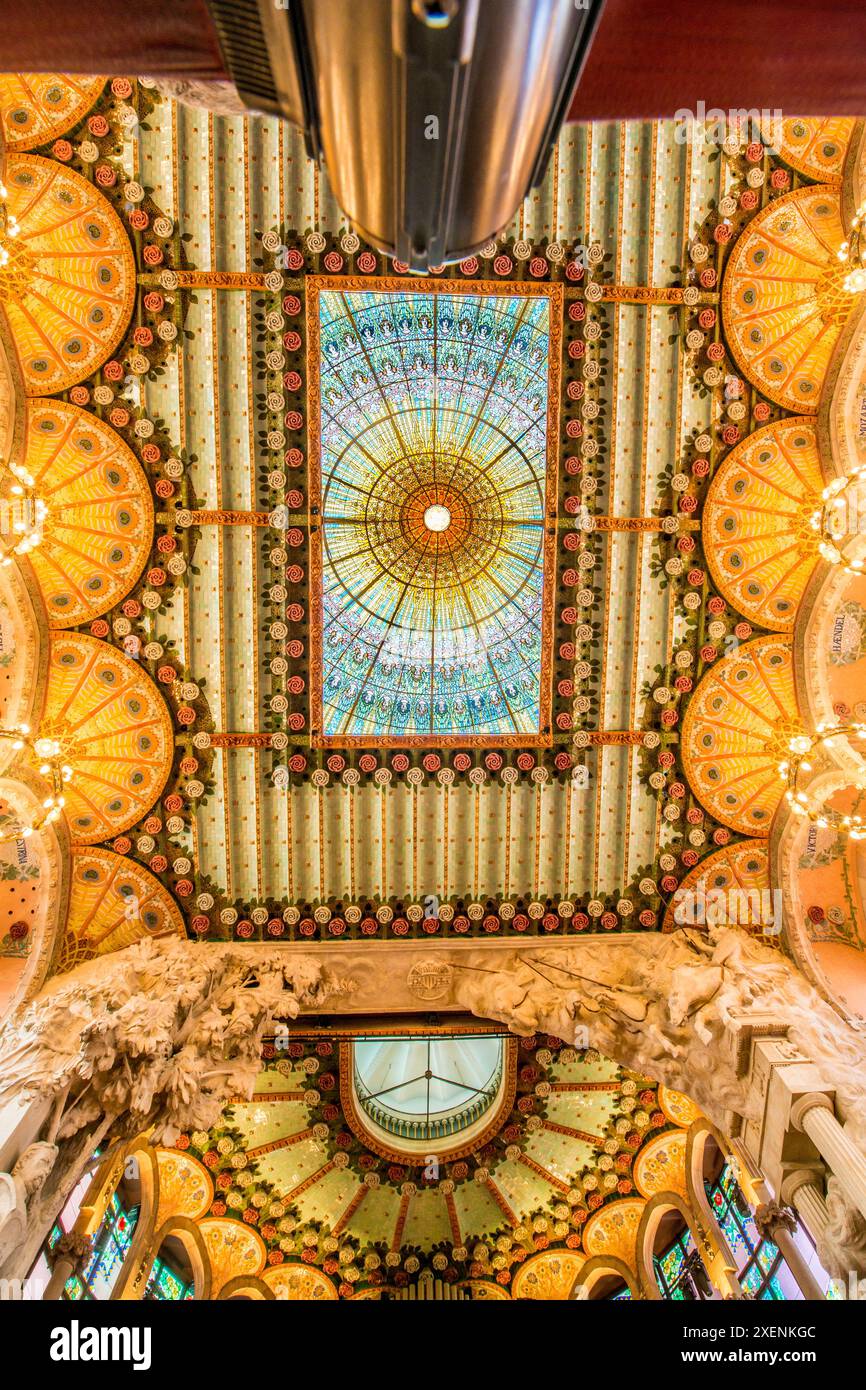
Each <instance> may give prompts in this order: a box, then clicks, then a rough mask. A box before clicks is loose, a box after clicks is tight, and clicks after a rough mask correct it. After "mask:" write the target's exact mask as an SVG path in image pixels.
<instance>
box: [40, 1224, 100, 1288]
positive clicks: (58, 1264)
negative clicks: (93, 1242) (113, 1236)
mask: <svg viewBox="0 0 866 1390" xmlns="http://www.w3.org/2000/svg"><path fill="white" fill-rule="evenodd" d="M51 1253H52V1257H53V1260H54V1268H53V1270H52V1272H51V1278H50V1279H49V1281H48V1284H47V1287H46V1289H45V1292H44V1294H43V1295H42V1298H43V1301H44V1300H45V1299H57V1298H62V1297H63V1290H64V1289H65V1287H66V1281H67V1279H70V1278H71V1277H72V1275H73V1274H79V1273H80V1272H81V1269H82V1266H83V1265H84V1262H85V1260H86V1259H87V1257H88V1255H89V1254H90V1239H89V1237H88V1236H83V1235H80V1234H79V1233H78V1232H77V1231H68V1232H65V1233H64V1234H63V1235H62V1236H61V1237H60V1239H59V1240H58V1242H57V1244H56V1245H55V1247H54V1249H53V1251H52V1252H51Z"/></svg>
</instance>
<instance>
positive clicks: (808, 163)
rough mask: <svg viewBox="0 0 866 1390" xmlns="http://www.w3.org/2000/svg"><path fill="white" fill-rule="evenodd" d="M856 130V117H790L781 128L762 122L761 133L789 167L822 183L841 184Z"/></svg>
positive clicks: (779, 125) (775, 122)
mask: <svg viewBox="0 0 866 1390" xmlns="http://www.w3.org/2000/svg"><path fill="white" fill-rule="evenodd" d="M853 130H854V118H853V116H788V117H786V118H784V119H783V120H782V121H781V124H780V123H779V122H778V121H762V122H761V133H762V134H763V136H764V138H765V139H766V140H767V141H769V142H770V143H771V144H772V145H774V146H775V148H776V149H777V150H778V151H779V154H780V155H781V156H782V158H783V159H784V161H785V163H786V164H790V166H791V168H792V169H796V170H797V173H798V174H805V175H806V177H807V178H810V179H815V180H817V181H818V182H820V183H841V181H842V166H843V164H844V163H845V155H846V154H847V152H848V144H849V141H850V139H851V135H852V132H853Z"/></svg>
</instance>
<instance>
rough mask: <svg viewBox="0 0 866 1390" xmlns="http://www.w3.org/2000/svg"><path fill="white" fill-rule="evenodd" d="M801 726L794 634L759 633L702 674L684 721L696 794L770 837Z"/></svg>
mask: <svg viewBox="0 0 866 1390" xmlns="http://www.w3.org/2000/svg"><path fill="white" fill-rule="evenodd" d="M800 729H801V723H800V719H799V716H798V713H797V700H796V696H795V693H794V667H793V659H792V650H791V641H790V638H785V637H781V636H771V637H758V638H755V639H754V640H753V641H751V642H746V643H744V644H743V646H742V647H741V648H740V650H739V651H738V652H737V653H735V654H734V655H733V656H729V657H726V658H725V659H724V660H723V661H719V662H717V663H716V665H715V666H713V667H712V668H711V669H710V670H709V671H707V672H706V674H705V675H704V676H703V677H702V679H701V682H700V684H699V685H698V688H697V690H696V691H695V693H694V695H693V696H692V698H691V701H690V703H689V707H688V709H687V710H686V716H685V719H684V721H683V732H682V747H683V763H684V766H685V772H686V776H687V777H688V779H689V782H690V784H691V787H692V790H693V791H694V793H695V796H696V797H697V798H698V800H699V801H700V802H701V804H702V805H703V806H704V807H705V809H706V810H707V811H709V812H710V814H711V815H713V816H715V818H716V820H718V821H720V822H721V823H722V824H723V825H727V826H729V827H730V828H731V829H732V830H738V831H740V833H741V834H743V835H761V836H766V835H768V834H769V832H770V822H771V820H772V818H773V813H774V812H775V810H776V807H777V806H778V804H779V802H780V800H781V798H782V793H783V791H784V783H783V781H782V778H781V777H780V776H779V772H778V765H779V762H780V761H781V760H782V759H783V757H785V756H787V749H788V740H789V739H790V738H791V736H792V734H794V733H798V732H799V731H800Z"/></svg>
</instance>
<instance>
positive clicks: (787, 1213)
mask: <svg viewBox="0 0 866 1390" xmlns="http://www.w3.org/2000/svg"><path fill="white" fill-rule="evenodd" d="M755 1226H756V1228H757V1231H758V1234H759V1236H761V1238H762V1239H763V1240H771V1241H772V1242H773V1244H774V1245H775V1246H776V1247H777V1248H778V1250H779V1251H780V1253H781V1255H782V1258H783V1259H784V1261H785V1264H786V1265H787V1266H788V1268H789V1269H790V1271H791V1273H792V1274H793V1276H794V1278H795V1279H796V1281H797V1287H798V1288H799V1290H800V1292H801V1293H802V1295H803V1297H804V1298H805V1299H808V1300H809V1301H810V1302H812V1303H820V1302H823V1299H824V1294H823V1291H822V1289H821V1285H820V1284H819V1283H818V1281H817V1279H816V1278H815V1276H814V1274H813V1273H812V1271H811V1270H810V1268H809V1266H808V1265H807V1264H806V1261H805V1260H804V1259H803V1256H802V1255H801V1254H800V1251H799V1250H798V1249H797V1246H796V1245H795V1244H794V1241H793V1239H792V1237H793V1233H794V1231H795V1230H796V1229H797V1218H796V1216H795V1215H794V1213H793V1212H792V1211H791V1209H790V1208H789V1207H783V1206H781V1205H780V1203H779V1202H773V1201H769V1202H762V1203H761V1205H760V1206H759V1207H757V1208H756V1210H755Z"/></svg>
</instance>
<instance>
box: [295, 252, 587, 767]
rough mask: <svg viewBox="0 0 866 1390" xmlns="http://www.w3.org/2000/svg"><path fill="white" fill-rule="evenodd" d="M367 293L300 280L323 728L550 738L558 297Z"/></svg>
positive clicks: (388, 734) (357, 737) (335, 737)
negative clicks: (307, 358) (308, 353)
mask: <svg viewBox="0 0 866 1390" xmlns="http://www.w3.org/2000/svg"><path fill="white" fill-rule="evenodd" d="M363 283H364V282H363V281H351V280H349V281H347V282H344V286H343V287H342V288H334V285H333V281H326V282H319V281H316V280H313V281H312V283H310V282H308V332H309V341H310V344H311V348H312V355H313V360H314V361H316V360H318V362H319V379H318V383H317V387H316V389H314V391H313V403H314V411H313V415H312V418H311V432H312V437H313V443H314V450H315V449H316V446H317V452H318V466H316V465H315V464H314V467H313V487H312V490H311V505H312V509H313V512H314V513H315V510H316V508H319V509H320V511H321V517H322V521H321V527H320V529H318V530H316V531H314V534H313V542H314V556H313V572H314V583H315V584H316V585H317V587H318V588H319V590H320V596H321V597H320V602H319V604H318V615H317V619H316V621H315V624H314V649H313V650H314V660H313V670H314V680H313V685H314V691H315V690H318V699H316V698H315V696H314V715H313V722H314V726H315V727H314V733H315V734H317V735H318V738H319V740H320V741H321V742H323V743H326V744H340V743H342V744H352V743H354V744H377V743H386V742H387V743H388V744H395V743H413V744H418V745H422V744H425V743H432V744H436V745H442V744H444V743H463V744H472V743H479V742H485V741H492V742H494V743H497V744H499V745H502V744H503V743H509V742H510V743H514V744H521V745H527V744H530V743H541V742H549V741H550V698H551V692H550V680H551V676H550V647H551V633H552V618H553V595H552V591H551V588H552V577H551V567H552V564H553V552H554V546H555V525H551V524H550V523H549V521H548V517H550V516H553V515H554V513H555V505H556V476H555V472H556V470H555V467H554V466H553V465H552V463H549V453H550V452H551V451H552V450H554V449H555V447H556V444H557V438H556V418H557V415H556V412H557V399H558V372H559V365H558V356H559V346H558V345H559V336H560V328H559V320H560V317H561V293H562V292H561V289H560V288H559V287H558V286H552V285H544V286H524V285H521V286H520V287H519V289H518V287H517V286H515V287H514V289H515V292H514V293H510V294H502V293H497V292H496V291H497V290H498V289H499V288H500V287H498V286H496V287H489V292H488V287H487V286H485V285H482V284H466V285H463V284H462V283H461V282H443V283H442V284H441V285H440V284H438V283H437V282H433V283H431V284H430V285H429V286H426V285H425V286H424V288H423V289H422V288H420V287H419V284H418V282H417V281H414V280H389V281H384V282H381V284H382V288H377V289H376V290H371V289H369V288H367V289H364V288H355V286H357V285H363ZM434 286H435V289H434ZM316 706H318V708H316Z"/></svg>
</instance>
